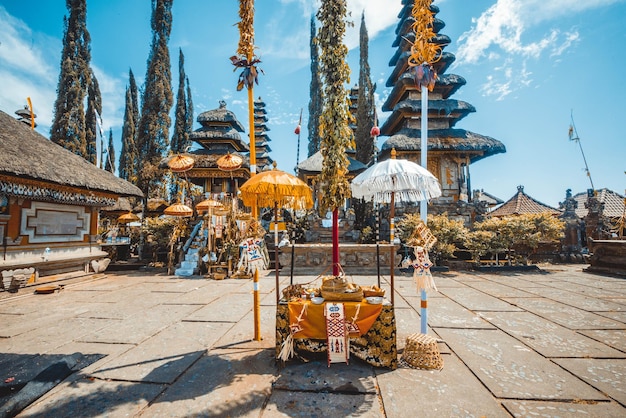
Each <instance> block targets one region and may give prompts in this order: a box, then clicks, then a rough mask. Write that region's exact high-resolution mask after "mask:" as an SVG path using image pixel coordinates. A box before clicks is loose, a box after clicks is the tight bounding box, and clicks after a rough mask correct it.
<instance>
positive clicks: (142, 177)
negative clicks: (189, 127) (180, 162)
mask: <svg viewBox="0 0 626 418" xmlns="http://www.w3.org/2000/svg"><path fill="white" fill-rule="evenodd" d="M151 26H152V45H151V51H150V55H149V57H148V68H147V70H146V82H145V87H144V92H143V97H142V103H141V116H140V118H139V125H138V129H137V142H136V144H137V152H138V160H137V162H138V168H139V169H138V172H137V174H138V182H137V184H138V187H139V188H140V189H141V190H142V191H143V192H144V199H147V198H148V197H149V196H150V190H151V189H154V190H158V187H160V183H161V182H162V179H163V176H164V170H161V169H159V163H160V161H161V159H162V158H163V156H164V153H165V151H166V150H167V146H168V142H169V139H168V136H169V126H170V122H171V121H170V116H169V112H170V109H171V108H172V101H173V100H172V88H171V80H172V74H171V68H170V55H169V49H168V47H167V43H168V41H169V37H170V32H171V29H172V0H153V1H152V19H151ZM144 206H145V205H144Z"/></svg>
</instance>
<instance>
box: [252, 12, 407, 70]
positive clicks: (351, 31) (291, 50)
mask: <svg viewBox="0 0 626 418" xmlns="http://www.w3.org/2000/svg"><path fill="white" fill-rule="evenodd" d="M281 3H283V4H285V5H292V4H297V5H298V7H299V8H300V10H301V13H302V16H303V17H305V18H306V19H307V20H306V21H307V22H309V18H310V17H311V16H312V15H313V16H314V15H315V13H316V12H317V10H318V8H319V3H320V2H319V0H281ZM390 3H391V1H390V0H348V1H347V6H348V13H350V15H349V16H348V17H347V21H348V22H352V23H353V26H348V27H347V28H346V35H345V38H344V43H345V44H346V46H347V47H348V49H353V48H357V47H358V46H359V30H360V25H361V15H362V13H365V26H366V27H367V34H368V36H369V39H370V40H371V39H374V38H375V37H376V36H377V35H378V34H379V33H380V32H382V31H384V30H385V29H387V28H389V27H390V26H395V25H397V24H398V13H400V10H401V9H402V4H401V3H400V2H399V1H397V2H393V3H392V4H390ZM284 9H285V8H282V9H281V10H284ZM286 19H289V17H286V16H283V15H275V16H274V19H273V21H272V22H270V23H269V24H268V25H267V26H266V27H267V29H269V30H272V31H273V32H274V33H275V35H274V36H273V42H272V44H273V46H269V45H266V46H264V48H265V50H264V53H265V54H276V55H278V56H281V55H283V56H289V57H292V58H293V57H294V54H296V55H295V57H296V58H298V59H301V60H308V59H309V58H310V56H311V55H310V50H309V41H310V37H311V28H310V26H309V25H308V24H307V25H305V26H304V27H300V28H298V29H296V30H293V31H290V33H289V34H288V36H285V34H284V33H279V32H278V31H279V30H280V29H281V28H284V27H285V26H284V24H280V23H281V22H284V21H285V20H286ZM316 25H317V28H318V29H319V22H316Z"/></svg>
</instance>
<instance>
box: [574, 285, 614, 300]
mask: <svg viewBox="0 0 626 418" xmlns="http://www.w3.org/2000/svg"><path fill="white" fill-rule="evenodd" d="M567 289H568V290H570V291H572V292H576V293H580V294H581V295H586V296H591V297H596V298H606V299H611V298H619V297H624V296H626V288H621V286H620V287H619V288H615V286H606V287H602V284H600V285H598V284H596V283H592V282H591V281H590V282H589V283H587V284H583V283H571V282H568V283H567ZM618 289H619V290H618Z"/></svg>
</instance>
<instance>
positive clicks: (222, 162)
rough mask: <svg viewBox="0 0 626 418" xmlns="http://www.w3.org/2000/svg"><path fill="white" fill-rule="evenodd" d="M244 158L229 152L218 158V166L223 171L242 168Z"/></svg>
mask: <svg viewBox="0 0 626 418" xmlns="http://www.w3.org/2000/svg"><path fill="white" fill-rule="evenodd" d="M242 164H243V158H242V157H241V156H240V155H237V154H231V153H228V154H226V155H224V156H223V157H220V158H218V159H217V166H218V168H219V169H220V170H222V171H233V170H237V169H238V168H241V165H242Z"/></svg>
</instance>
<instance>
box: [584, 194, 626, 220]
mask: <svg viewBox="0 0 626 418" xmlns="http://www.w3.org/2000/svg"><path fill="white" fill-rule="evenodd" d="M595 192H596V199H598V202H600V203H603V204H604V210H603V211H602V215H604V216H606V217H609V218H619V217H622V216H624V213H625V212H624V206H625V205H626V203H625V202H624V196H622V195H620V194H619V193H616V192H614V191H612V190H609V189H600V190H596V191H595ZM573 197H574V199H575V200H576V202H577V203H578V206H577V207H576V215H578V217H580V218H584V217H586V216H587V213H588V212H589V209H587V208H586V207H585V203H587V192H583V193H578V194H576V195H574V196H573Z"/></svg>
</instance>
